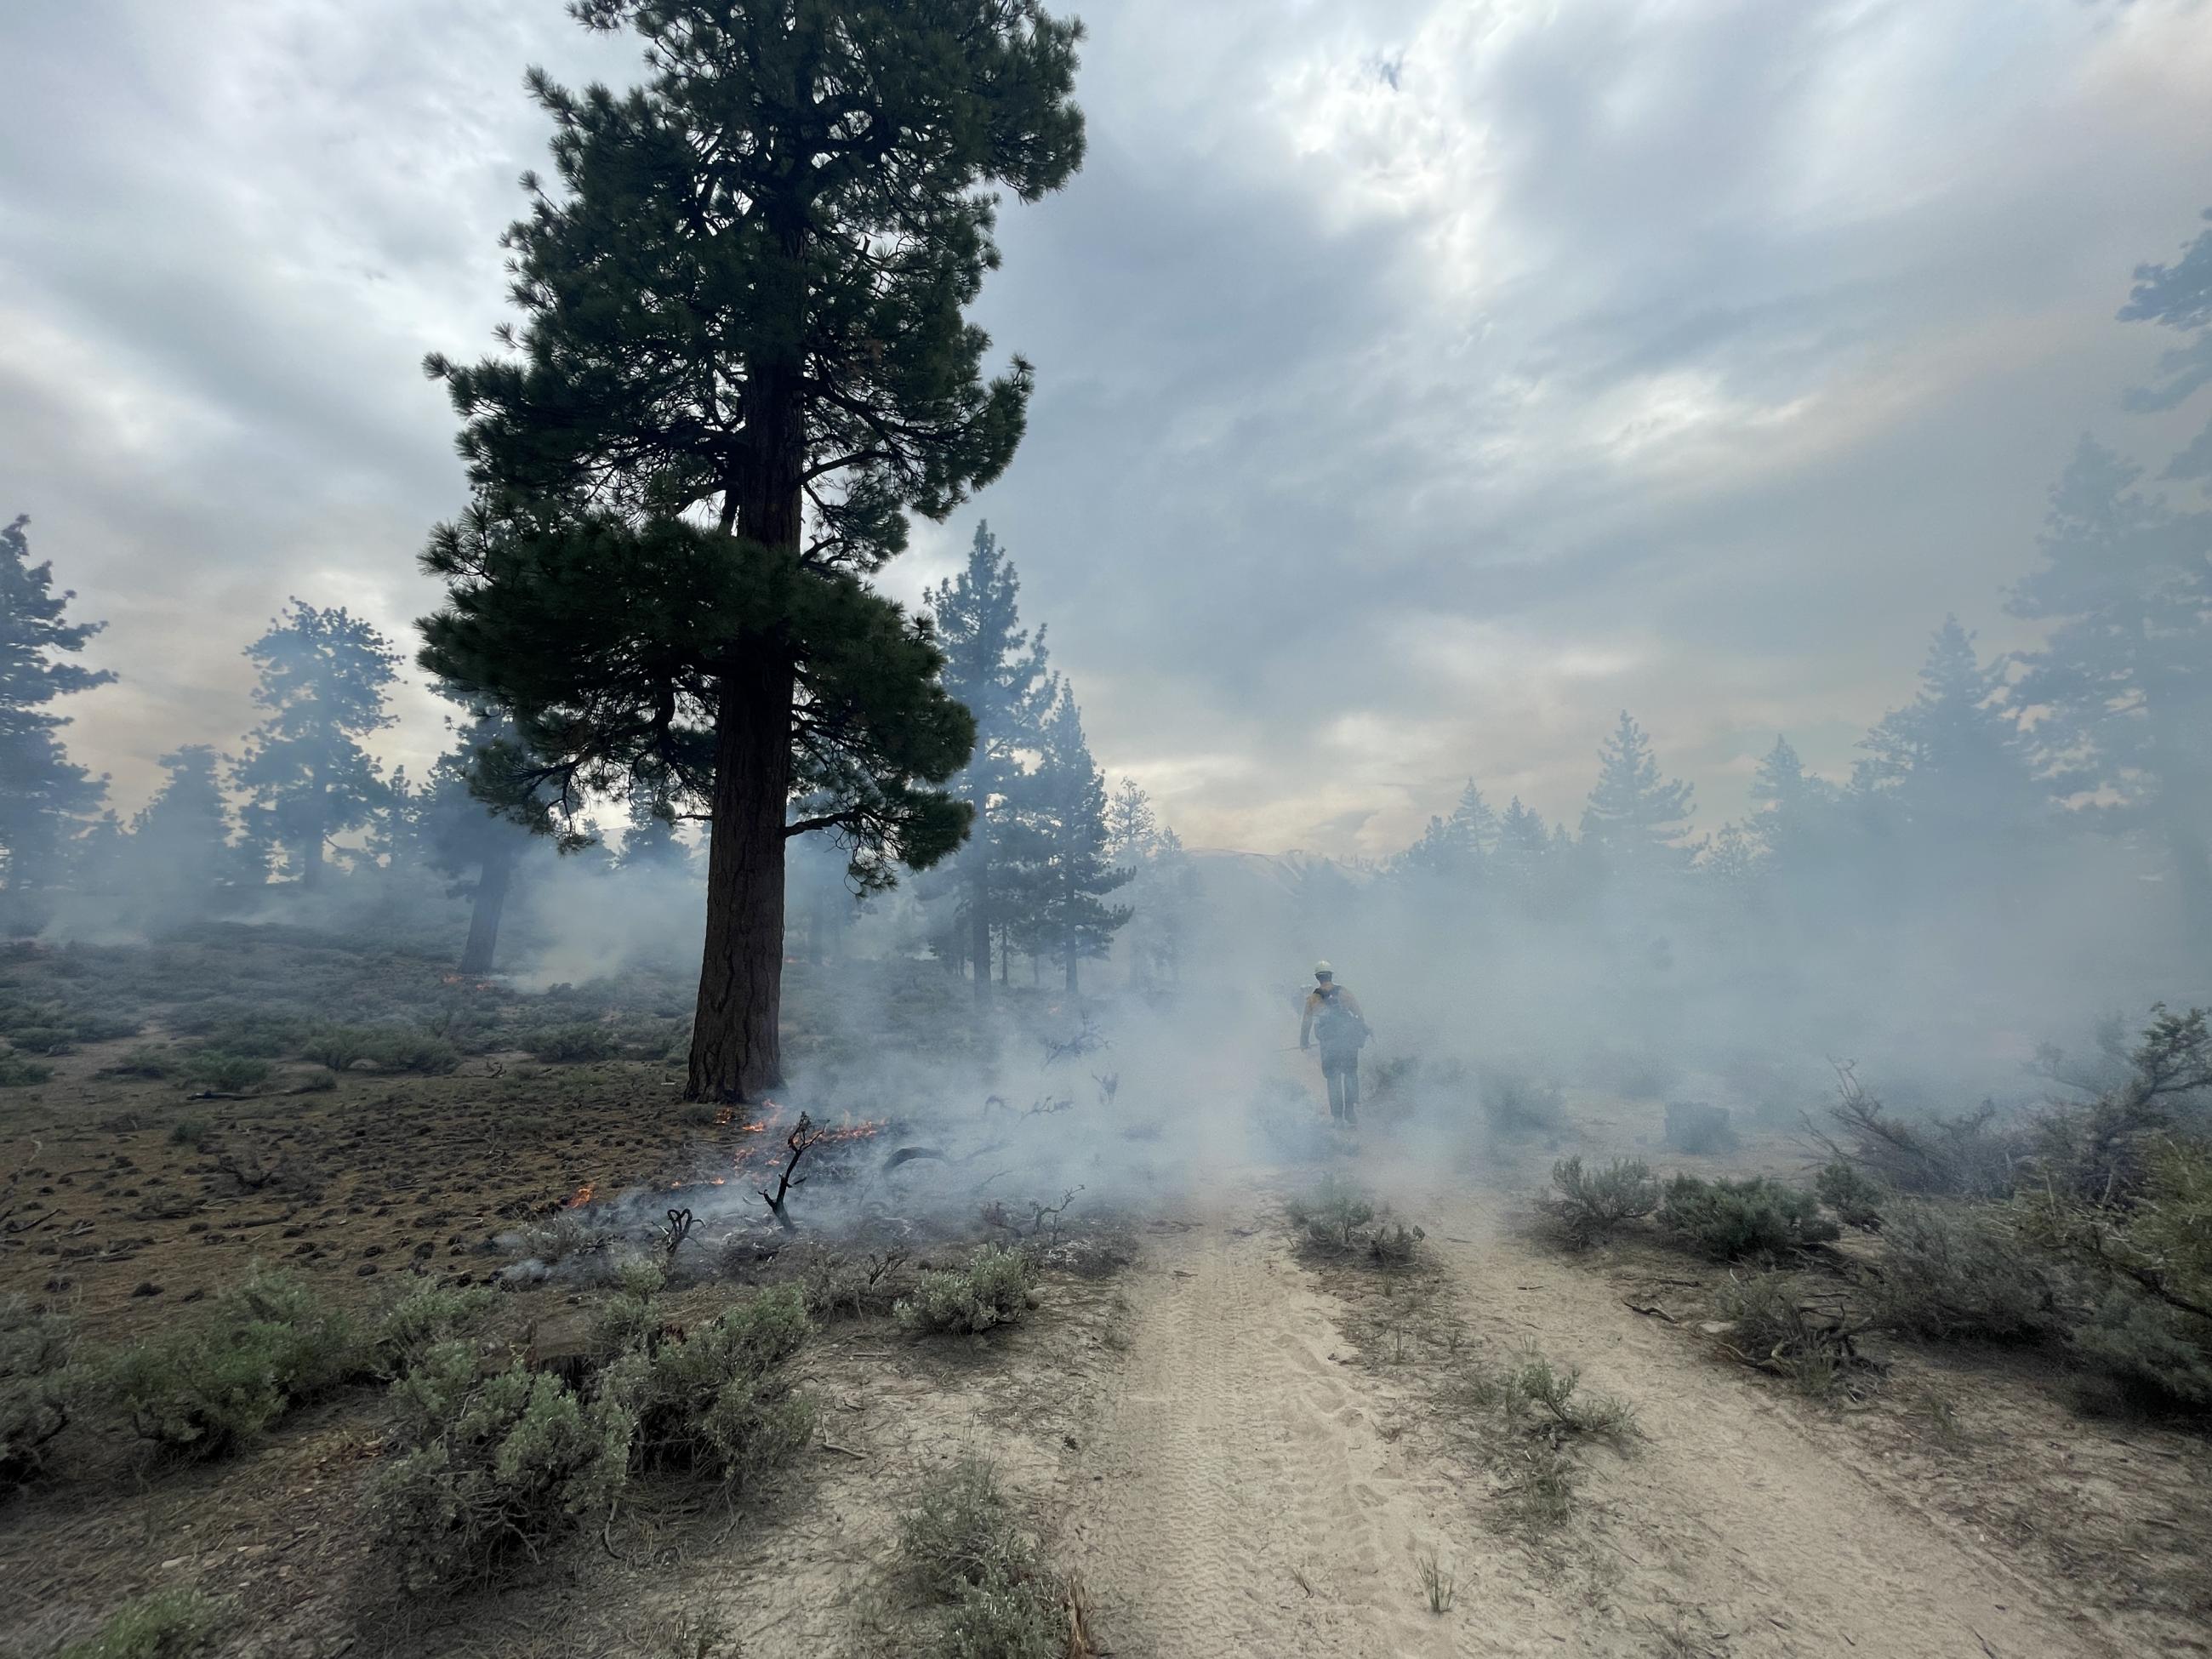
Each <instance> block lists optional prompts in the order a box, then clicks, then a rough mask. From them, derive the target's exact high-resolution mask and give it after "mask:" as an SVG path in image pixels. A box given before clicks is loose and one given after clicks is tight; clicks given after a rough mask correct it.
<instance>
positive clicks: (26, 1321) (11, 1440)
mask: <svg viewBox="0 0 2212 1659" xmlns="http://www.w3.org/2000/svg"><path fill="white" fill-rule="evenodd" d="M75 1336H76V1329H75V1326H74V1324H73V1323H72V1322H71V1321H70V1320H69V1319H68V1318H66V1317H65V1316H62V1315H60V1314H55V1313H48V1312H44V1311H41V1310H37V1309H34V1308H33V1307H32V1306H31V1305H30V1304H29V1303H27V1301H25V1300H24V1299H23V1297H20V1296H10V1297H6V1298H4V1299H0V1496H4V1495H6V1494H7V1493H9V1492H13V1491H15V1489H16V1488H18V1487H20V1486H24V1485H26V1484H27V1483H28V1482H30V1481H32V1480H36V1479H37V1478H38V1476H39V1475H40V1474H41V1473H43V1472H44V1470H45V1468H46V1448H47V1446H48V1444H49V1443H51V1442H52V1440H53V1438H54V1437H56V1436H57V1435H58V1434H60V1433H61V1431H63V1430H64V1429H65V1428H67V1427H68V1426H69V1420H70V1410H71V1408H72V1407H74V1405H75V1404H76V1396H77V1395H78V1394H79V1392H80V1391H81V1387H82V1379H81V1377H80V1375H79V1373H78V1372H77V1370H76V1368H75V1367H74V1366H72V1365H71V1364H70V1351H71V1347H72V1346H73V1343H74V1340H75Z"/></svg>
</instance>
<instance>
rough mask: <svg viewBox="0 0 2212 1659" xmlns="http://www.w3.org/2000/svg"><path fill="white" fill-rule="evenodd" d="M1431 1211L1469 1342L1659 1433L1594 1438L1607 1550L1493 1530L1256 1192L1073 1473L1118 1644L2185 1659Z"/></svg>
mask: <svg viewBox="0 0 2212 1659" xmlns="http://www.w3.org/2000/svg"><path fill="white" fill-rule="evenodd" d="M1224 1185H1225V1188H1226V1189H1228V1190H1231V1191H1234V1190H1235V1189H1236V1188H1237V1183H1224ZM1419 1214H1420V1215H1421V1216H1422V1217H1423V1218H1425V1219H1428V1220H1430V1221H1431V1226H1430V1236H1431V1245H1432V1247H1433V1248H1434V1249H1436V1251H1437V1256H1438V1258H1439V1259H1440V1261H1441V1262H1442V1264H1443V1268H1444V1271H1445V1273H1446V1275H1447V1286H1448V1293H1449V1296H1450V1297H1453V1298H1454V1299H1455V1301H1456V1303H1457V1305H1458V1307H1459V1310H1460V1311H1461V1314H1462V1316H1463V1317H1464V1318H1465V1319H1466V1321H1467V1322H1468V1330H1469V1333H1470V1335H1471V1337H1472V1338H1473V1342H1474V1351H1475V1352H1481V1351H1483V1350H1486V1349H1487V1350H1492V1351H1501V1352H1502V1351H1508V1350H1510V1349H1512V1348H1514V1347H1516V1346H1521V1345H1524V1344H1528V1343H1531V1342H1533V1343H1534V1344H1536V1345H1538V1346H1541V1347H1542V1348H1543V1349H1544V1350H1545V1351H1546V1352H1548V1353H1550V1354H1552V1355H1553V1356H1554V1357H1555V1358H1561V1359H1565V1360H1568V1361H1571V1363H1576V1364H1580V1365H1582V1366H1583V1368H1584V1370H1585V1372H1586V1376H1587V1378H1588V1381H1589V1383H1590V1384H1592V1385H1595V1386H1601V1387H1604V1388H1607V1389H1612V1390H1613V1391H1615V1392H1617V1393H1619V1394H1621V1395H1625V1396H1626V1397H1627V1398H1628V1399H1629V1400H1630V1401H1632V1402H1633V1403H1634V1404H1635V1405H1636V1407H1638V1413H1639V1415H1640V1417H1641V1419H1642V1423H1643V1425H1644V1430H1645V1431H1646V1433H1647V1435H1648V1437H1649V1439H1648V1443H1646V1444H1645V1445H1644V1447H1643V1449H1641V1450H1640V1452H1638V1454H1637V1455H1634V1456H1632V1457H1627V1458H1614V1457H1612V1456H1611V1455H1606V1454H1600V1455H1598V1456H1597V1457H1596V1458H1595V1460H1594V1461H1593V1464H1592V1474H1591V1476H1590V1480H1589V1486H1588V1488H1587V1490H1586V1492H1585V1494H1584V1498H1583V1502H1584V1503H1586V1504H1588V1505H1589V1508H1590V1510H1591V1515H1590V1516H1589V1520H1588V1521H1587V1522H1586V1523H1583V1524H1586V1525H1587V1526H1588V1527H1589V1528H1590V1529H1591V1531H1592V1532H1593V1533H1594V1534H1595V1537H1594V1540H1593V1542H1594V1544H1595V1553H1596V1557H1597V1559H1600V1560H1601V1561H1607V1560H1609V1561H1610V1563H1611V1565H1610V1568H1609V1569H1601V1570H1600V1571H1596V1572H1595V1573H1591V1572H1584V1571H1570V1570H1566V1569H1563V1568H1558V1567H1556V1566H1547V1564H1546V1562H1545V1560H1544V1559H1542V1558H1541V1556H1538V1555H1534V1554H1532V1553H1530V1552H1528V1551H1527V1550H1524V1549H1522V1548H1521V1547H1517V1546H1516V1545H1515V1544H1514V1543H1512V1542H1510V1541H1506V1540H1504V1539H1502V1538H1500V1537H1498V1535H1497V1534H1496V1533H1495V1531H1494V1529H1492V1528H1488V1527H1486V1523H1485V1520H1484V1518H1483V1515H1482V1512H1481V1511H1482V1510H1483V1506H1484V1502H1485V1498H1486V1494H1485V1492H1483V1490H1482V1486H1483V1483H1482V1481H1481V1479H1480V1476H1479V1475H1478V1474H1474V1473H1473V1472H1471V1471H1470V1470H1468V1469H1467V1468H1465V1467H1464V1466H1462V1465H1461V1464H1459V1463H1457V1462H1455V1459H1454V1458H1453V1456H1452V1455H1450V1453H1449V1450H1448V1449H1446V1448H1444V1447H1443V1444H1442V1443H1440V1440H1439V1437H1438V1436H1437V1434H1436V1433H1435V1432H1434V1431H1433V1429H1432V1427H1430V1426H1425V1425H1424V1416H1425V1413H1424V1412H1423V1410H1422V1407H1421V1402H1420V1401H1418V1400H1417V1399H1416V1398H1414V1397H1413V1392H1412V1391H1411V1390H1409V1389H1408V1388H1407V1387H1406V1386H1404V1385H1403V1384H1401V1383H1395V1382H1394V1381H1393V1380H1392V1379H1390V1378H1389V1377H1387V1376H1382V1375H1379V1374H1378V1373H1377V1372H1376V1371H1375V1370H1371V1369H1364V1368H1362V1367H1360V1366H1358V1365H1356V1364H1353V1363H1352V1359H1351V1352H1350V1350H1351V1346H1352V1345H1351V1343H1350V1341H1349V1340H1347V1337H1346V1333H1345V1330H1344V1329H1343V1328H1342V1322H1343V1320H1344V1318H1345V1316H1346V1312H1347V1310H1346V1305H1345V1304H1343V1303H1342V1302H1341V1301H1340V1300H1339V1299H1337V1298H1335V1297H1332V1296H1330V1295H1328V1294H1325V1293H1324V1291H1323V1290H1322V1288H1321V1287H1320V1286H1319V1285H1318V1284H1317V1282H1316V1276H1315V1275H1314V1274H1313V1273H1311V1272H1310V1271H1309V1270H1307V1269H1305V1268H1304V1267H1301V1266H1300V1265H1298V1264H1297V1262H1296V1261H1295V1260H1294V1259H1293V1258H1292V1257H1291V1255H1290V1254H1289V1251H1288V1249H1287V1248H1286V1245H1285V1238H1284V1235H1283V1234H1282V1232H1281V1231H1280V1230H1279V1228H1277V1227H1273V1226H1269V1225H1265V1217H1264V1214H1263V1206H1262V1204H1261V1202H1260V1201H1258V1200H1238V1199H1236V1198H1230V1199H1226V1200H1224V1201H1222V1202H1221V1203H1219V1204H1218V1205H1216V1206H1211V1207H1207V1208H1205V1209H1200V1210H1196V1211H1194V1212H1190V1213H1189V1214H1188V1215H1187V1216H1186V1217H1185V1218H1184V1219H1185V1221H1186V1222H1187V1224H1188V1225H1187V1227H1186V1230H1185V1231H1182V1232H1180V1233H1179V1234H1176V1235H1172V1236H1170V1237H1167V1238H1165V1239H1164V1241H1163V1242H1162V1243H1160V1244H1159V1246H1158V1250H1157V1253H1156V1255H1155V1259H1154V1260H1153V1261H1152V1262H1151V1263H1150V1264H1149V1271H1147V1272H1146V1273H1143V1274H1142V1275H1141V1277H1139V1279H1136V1280H1135V1281H1134V1282H1133V1284H1132V1285H1131V1286H1130V1287H1129V1291H1128V1294H1129V1295H1130V1297H1131V1299H1132V1301H1133V1305H1134V1311H1135V1321H1134V1327H1133V1330H1134V1341H1133V1346H1132V1348H1131V1350H1130V1352H1129V1354H1128V1357H1127V1365H1126V1369H1125V1370H1124V1372H1123V1375H1122V1376H1121V1380H1120V1383H1119V1384H1118V1386H1117V1387H1116V1388H1115V1389H1113V1390H1112V1392H1111V1394H1110V1396H1109V1398H1108V1400H1107V1401H1105V1403H1104V1404H1103V1407H1102V1413H1101V1417H1100V1421H1099V1425H1098V1429H1097V1431H1096V1433H1095V1435H1094V1438H1093V1442H1092V1444H1091V1447H1090V1449H1088V1450H1087V1452H1086V1454H1085V1456H1084V1457H1083V1458H1082V1459H1081V1460H1080V1461H1079V1466H1078V1468H1076V1469H1075V1470H1074V1471H1073V1474H1072V1482H1071V1483H1072V1484H1073V1486H1075V1487H1076V1488H1077V1490H1075V1491H1072V1492H1069V1493H1068V1494H1067V1499H1068V1502H1069V1503H1070V1504H1071V1505H1073V1506H1078V1507H1079V1513H1080V1518H1079V1519H1078V1520H1076V1521H1074V1522H1072V1523H1071V1528H1070V1533H1071V1547H1070V1558H1071V1560H1072V1563H1073V1565H1075V1566H1076V1567H1077V1568H1078V1570H1079V1571H1081V1572H1082V1573H1083V1575H1084V1576H1085V1579H1086V1581H1087V1582H1088V1583H1089V1584H1090V1586H1091V1589H1092V1591H1093V1594H1094V1595H1095V1596H1096V1598H1097V1603H1098V1605H1099V1607H1101V1609H1102V1611H1103V1613H1104V1614H1105V1617H1106V1620H1107V1621H1108V1626H1109V1631H1110V1632H1111V1635H1112V1638H1113V1650H1114V1652H1115V1654H1117V1655H1121V1656H1125V1659H1210V1656H1216V1655H1220V1656H1228V1655H1251V1654H1282V1655H1316V1656H1318V1655H1323V1654H1328V1655H1358V1656H1365V1655H1373V1656H1397V1655H1407V1656H1412V1655H1443V1654H1485V1655H1490V1654H1495V1655H1510V1654H1522V1653H1547V1654H1557V1653H1562V1652H1565V1653H1589V1654H1601V1655H1609V1654H1616V1653H1618V1654H1624V1655H1625V1654H1650V1653H1667V1652H1674V1653H1682V1654H1697V1653H1715V1654H1720V1653H1725V1654H1729V1655H1741V1656H1753V1655H1768V1654H1771V1655H1816V1654H1817V1655H1830V1654H1839V1653H1850V1654H1859V1655H1867V1656H1884V1659H1908V1656H1910V1659H1918V1656H1949V1655H1994V1656H1999V1659H2030V1656H2059V1655H2073V1654H2082V1655H2106V1654H2115V1653H2118V1652H2121V1651H2123V1650H2124V1649H2123V1648H2122V1647H2121V1646H2119V1645H2118V1644H2114V1643H2113V1642H2112V1641H2111V1640H2108V1639H2107V1638H2106V1637H2105V1636H2104V1635H2102V1634H2100V1632H2099V1631H2098V1630H2097V1629H2095V1628H2093V1627H2091V1626H2090V1625H2089V1624H2088V1622H2087V1620H2085V1619H2082V1618H2081V1617H2076V1616H2069V1613H2067V1612H2066V1610H2065V1609H2064V1608H2063V1607H2060V1606H2057V1605H2053V1604H2052V1603H2051V1601H2048V1600H2046V1598H2045V1595H2043V1594H2042V1593H2041V1592H2040V1591H2039V1587H2038V1586H2037V1584H2036V1583H2033V1582H2032V1581H2031V1580H2030V1579H2029V1577H2027V1574H2026V1573H2025V1572H2024V1571H2022V1570H2021V1567H2020V1566H2019V1565H2016V1564H2015V1562H2014V1561H2011V1560H2008V1559H2007V1556H2006V1553H2005V1552H2004V1551H2003V1550H2002V1548H1997V1547H1990V1546H1989V1545H1987V1544H1985V1543H1984V1541H1982V1540H1980V1539H1978V1537H1977V1536H1976V1535H1975V1530H1976V1529H1975V1528H1974V1527H1973V1526H1972V1525H1971V1524H1962V1523H1961V1522H1959V1521H1958V1520H1956V1519H1954V1518H1951V1517H1948V1516H1943V1515H1941V1514H1938V1513H1935V1512H1933V1511H1931V1510H1929V1509H1927V1508H1925V1507H1923V1506H1921V1505H1918V1504H1914V1503H1912V1502H1911V1501H1910V1500H1909V1499H1907V1498H1905V1497H1904V1496H1902V1495H1901V1494H1900V1493H1899V1492H1898V1491H1897V1490H1896V1489H1895V1488H1894V1487H1893V1486H1889V1485H1887V1484H1885V1483H1884V1482H1883V1481H1881V1480H1877V1479H1874V1478H1870V1477H1869V1475H1867V1474H1864V1473H1863V1472H1862V1471H1861V1470H1860V1469H1859V1468H1855V1467H1853V1466H1852V1465H1851V1463H1850V1462H1846V1461H1844V1459H1843V1458H1841V1457H1839V1456H1838V1447H1837V1445H1836V1443H1835V1442H1834V1439H1833V1437H1832V1436H1829V1435H1827V1434H1824V1433H1822V1432H1820V1431H1819V1426H1820V1425H1817V1424H1814V1425H1808V1421H1807V1420H1806V1414H1805V1413H1804V1412H1802V1410H1801V1409H1800V1408H1799V1407H1798V1405H1797V1402H1796V1401H1792V1400H1788V1399H1784V1398H1779V1397H1777V1396H1776V1395H1775V1394H1774V1393H1773V1391H1772V1390H1771V1389H1767V1388H1765V1386H1764V1385H1763V1384H1761V1383H1759V1382H1757V1381H1755V1380H1753V1379H1749V1378H1747V1377H1745V1376H1741V1375H1739V1374H1737V1373H1735V1372H1733V1371H1731V1370H1728V1369H1726V1368H1724V1367H1722V1366H1719V1365H1717V1364H1714V1363H1713V1362H1712V1361H1711V1359H1709V1358H1705V1356H1703V1355H1701V1354H1700V1353H1699V1352H1697V1351H1696V1350H1695V1348H1694V1347H1693V1346H1690V1345H1688V1344H1686V1342H1685V1341H1684V1340H1682V1338H1681V1336H1680V1334H1678V1333H1675V1332H1673V1331H1670V1330H1668V1328H1666V1327H1664V1326H1663V1325H1662V1324H1660V1323H1658V1322H1654V1321H1650V1320H1647V1319H1644V1318H1640V1317H1638V1316H1637V1315H1636V1314H1634V1313H1632V1312H1631V1311H1629V1310H1627V1309H1626V1308H1625V1307H1623V1306H1622V1305H1620V1300H1619V1298H1618V1297H1616V1296H1615V1295H1613V1292H1612V1291H1611V1290H1610V1289H1609V1288H1608V1286H1607V1284H1606V1282H1605V1280H1604V1279H1603V1277H1602V1275H1600V1274H1595V1273H1591V1272H1590V1271H1589V1269H1588V1267H1586V1266H1585V1265H1583V1264H1581V1263H1577V1262H1571V1261H1560V1260H1557V1259H1549V1258H1547V1257H1545V1256H1544V1255H1541V1254H1540V1253H1538V1252H1537V1251H1536V1250H1534V1249H1532V1248H1531V1247H1530V1246H1528V1245H1527V1244H1526V1243H1521V1242H1518V1241H1516V1238H1515V1237H1511V1236H1510V1232H1509V1231H1508V1230H1506V1229H1504V1228H1502V1227H1501V1226H1500V1225H1499V1224H1498V1207H1497V1206H1496V1205H1495V1203H1494V1202H1492V1201H1490V1200H1484V1199H1482V1198H1480V1197H1478V1196H1474V1195H1469V1194H1461V1195H1459V1196H1457V1197H1456V1198H1445V1199H1442V1200H1437V1201H1433V1202H1431V1203H1428V1204H1425V1205H1422V1206H1419ZM1085 1482H1088V1483H1090V1484H1091V1486H1093V1488H1094V1491H1095V1496H1094V1497H1093V1498H1091V1501H1090V1502H1089V1503H1087V1504H1085V1502H1084V1499H1083V1496H1082V1494H1081V1492H1080V1490H1079V1488H1080V1486H1082V1485H1083V1484H1085ZM1431 1549H1434V1550H1437V1551H1438V1552H1439V1553H1440V1555H1441V1556H1442V1558H1443V1560H1444V1561H1445V1562H1446V1563H1447V1564H1448V1565H1452V1566H1455V1568H1456V1570H1457V1577H1458V1594H1457V1599H1456V1602H1455V1606H1454V1607H1452V1609H1451V1610H1450V1611H1449V1612H1448V1613H1443V1614H1442V1615H1438V1614H1435V1613H1431V1612H1430V1611H1429V1609H1428V1607H1427V1604H1426V1601H1425V1597H1424V1595H1423V1592H1422V1589H1421V1585H1420V1582H1419V1573H1418V1570H1417V1567H1416V1559H1417V1556H1418V1555H1419V1553H1421V1552H1423V1551H1425V1550H1431ZM2180 1639H2181V1641H2182V1642H2184V1643H2185V1642H2186V1640H2187V1638H2186V1637H2185V1636H2183V1637H2182V1638H2180ZM2125 1650H2127V1651H2149V1650H2168V1651H2179V1650H2184V1648H2183V1647H2181V1646H2172V1647H2163V1648H2161V1647H2160V1646H2153V1647H2148V1648H2146V1647H2138V1646H2135V1645H2133V1644H2130V1646H2129V1647H2128V1648H2126V1649H2125Z"/></svg>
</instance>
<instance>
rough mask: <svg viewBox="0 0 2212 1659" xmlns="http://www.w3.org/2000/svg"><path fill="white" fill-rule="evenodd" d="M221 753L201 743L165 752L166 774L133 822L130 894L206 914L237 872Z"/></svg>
mask: <svg viewBox="0 0 2212 1659" xmlns="http://www.w3.org/2000/svg"><path fill="white" fill-rule="evenodd" d="M219 758H220V757H218V756H217V755H216V751H215V750H214V749H213V748H212V747H210V745H208V744H204V743H190V744H185V745H184V746H183V747H182V748H180V749H175V750H171V751H170V752H169V753H167V754H166V755H164V756H162V757H161V765H162V766H163V767H164V768H166V769H167V772H168V777H167V781H165V782H164V783H163V784H162V785H161V788H160V789H159V790H158V791H156V792H155V795H154V798H153V799H151V800H149V801H148V802H147V803H146V805H144V806H143V807H142V808H140V809H139V811H138V815H137V817H135V818H133V819H132V820H131V836H130V840H129V842H128V844H127V847H126V848H125V853H124V855H123V858H124V868H125V872H127V877H128V880H129V883H130V886H131V891H132V894H133V896H137V897H140V898H142V899H143V901H144V902H148V903H149V904H151V905H153V906H154V907H155V908H157V909H159V910H160V911H161V912H162V913H164V914H167V915H195V914H204V913H205V912H207V911H209V910H210V909H212V908H215V907H216V904H217V903H218V902H219V901H220V899H221V897H222V895H223V894H224V893H225V892H226V891H227V890H229V889H230V888H232V887H233V886H234V884H236V883H237V880H238V878H239V876H240V868H239V858H238V854H237V851H236V849H235V848H234V847H233V846H232V845H231V821H230V804H229V802H228V800H226V799H224V798H223V793H222V778H221V776H220V775H219V774H218V772H217V766H218V764H219Z"/></svg>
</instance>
